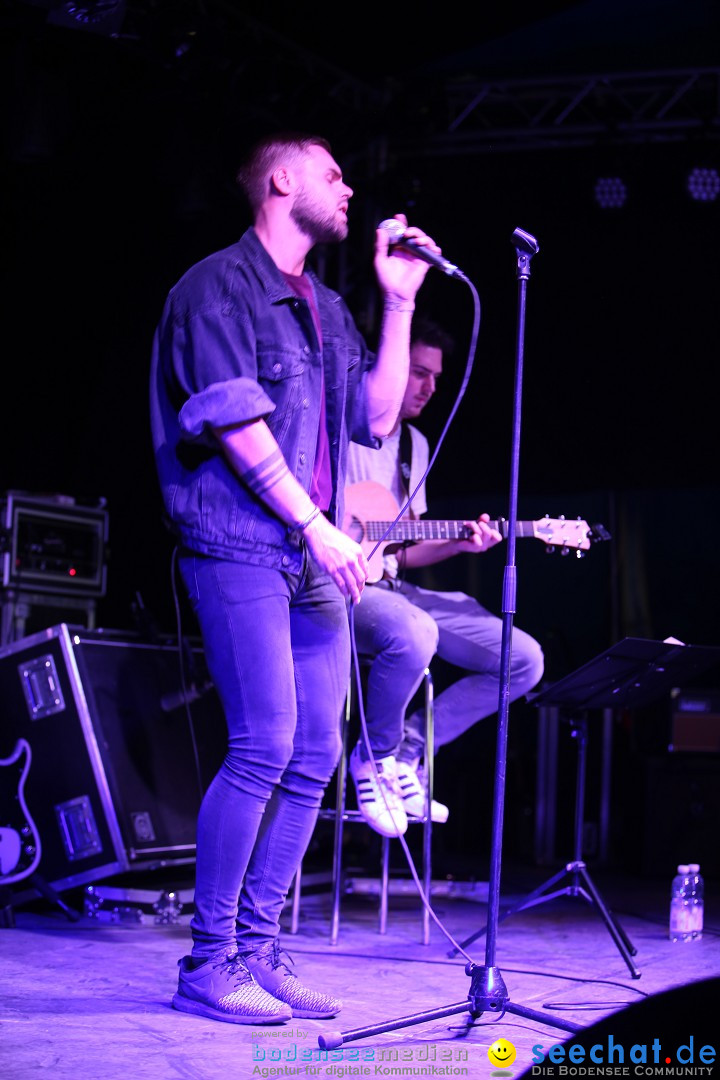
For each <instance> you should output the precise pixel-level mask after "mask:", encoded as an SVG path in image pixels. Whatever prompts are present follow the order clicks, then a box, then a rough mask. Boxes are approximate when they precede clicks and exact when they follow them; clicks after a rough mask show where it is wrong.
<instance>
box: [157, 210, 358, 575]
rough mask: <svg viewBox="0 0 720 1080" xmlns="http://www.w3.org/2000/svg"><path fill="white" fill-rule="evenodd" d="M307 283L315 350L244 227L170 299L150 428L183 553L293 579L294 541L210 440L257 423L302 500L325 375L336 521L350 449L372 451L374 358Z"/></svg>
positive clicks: (302, 311)
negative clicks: (315, 315) (222, 430)
mask: <svg viewBox="0 0 720 1080" xmlns="http://www.w3.org/2000/svg"><path fill="white" fill-rule="evenodd" d="M307 273H308V275H309V276H310V277H311V278H312V281H313V284H314V287H315V296H316V301H317V307H318V311H319V315H320V324H321V328H322V348H321V347H320V345H319V342H318V338H317V334H316V332H315V328H314V325H313V320H312V314H311V311H310V308H309V306H308V304H307V302H306V301H305V300H302V299H300V298H299V297H297V296H296V295H295V293H294V292H293V291H292V290H291V289H290V288H289V287H288V285H287V283H286V281H285V279H284V278H283V276H282V274H281V273H280V271H279V270H278V269H277V267H276V266H275V263H274V262H273V261H272V259H271V258H270V256H269V255H268V253H267V252H266V250H265V248H264V247H263V245H262V244H261V243H260V240H259V239H258V237H257V235H256V233H255V230H254V229H252V228H251V229H248V231H247V232H246V233H245V234H244V236H242V238H241V239H240V240H239V241H238V243H236V244H233V245H232V246H231V247H229V248H226V249H224V250H223V251H218V252H216V253H215V254H213V255H210V256H209V257H208V258H206V259H204V260H202V261H201V262H199V263H197V264H196V265H195V266H193V267H191V268H190V270H188V271H187V273H186V274H185V275H184V276H183V277H182V278H181V279H180V281H179V282H178V283H177V284H176V285H175V286H174V287H173V289H171V291H170V293H169V295H168V298H167V301H166V303H165V307H164V310H163V314H162V318H161V320H160V323H159V325H158V328H157V330H156V333H155V338H154V343H153V356H152V367H151V383H150V416H151V426H152V436H153V446H154V450H155V460H156V465H157V471H158V477H159V481H160V487H161V489H162V495H163V500H164V503H165V509H166V511H167V514H168V515H169V518H170V522H171V525H172V527H173V529H174V531H175V533H176V535H177V538H178V541H179V543H180V544H181V546H182V547H184V548H188V549H190V550H192V551H196V552H199V553H200V554H204V555H212V556H216V557H218V558H225V559H232V560H235V561H241V562H251V563H255V564H258V565H263V566H271V567H275V568H278V569H285V570H287V571H289V572H292V573H298V572H299V571H300V569H301V567H302V557H303V552H302V548H301V545H300V543H299V541H298V539H297V537H296V536H295V535H294V534H293V533H292V531H291V530H290V529H289V528H288V526H287V525H285V524H284V522H282V521H281V520H280V519H279V518H278V517H277V516H276V515H275V514H273V513H272V512H271V511H270V510H268V509H267V507H266V506H265V505H264V503H263V502H262V501H261V500H260V499H258V498H257V497H256V496H255V495H253V493H252V492H251V491H250V490H249V489H248V488H247V487H246V486H245V485H244V484H243V483H242V481H241V480H240V479H239V478H238V476H237V475H236V473H235V472H234V471H233V470H232V468H231V467H230V466H229V465H228V463H227V461H226V459H225V456H224V454H223V453H222V451H221V448H220V444H219V442H218V440H217V438H216V437H215V436H214V435H213V433H212V428H215V427H222V426H224V425H226V424H238V423H242V422H243V421H247V420H253V419H257V418H259V417H262V418H263V419H264V420H265V421H266V423H267V424H268V427H269V428H270V430H271V432H272V433H273V435H274V436H275V439H276V440H277V442H278V444H279V446H280V449H281V451H282V452H283V454H284V456H285V459H286V461H287V464H288V466H289V468H290V471H291V472H292V473H293V474H294V475H295V477H296V478H297V480H298V481H299V483H300V484H301V485H302V486H303V487H304V488H305V490H306V491H308V490H309V488H310V482H311V479H312V471H313V463H314V458H315V448H316V443H317V435H318V425H319V419H320V394H321V382H322V379H321V373H322V372H323V371H324V384H325V393H326V415H327V429H328V439H329V442H330V454H331V459H332V479H333V499H332V504H331V506H330V511H329V513H330V517H331V519H332V520H333V521H335V522H336V523H337V522H339V521H342V510H343V508H342V495H343V489H344V484H345V465H346V459H347V445H348V441H349V440H350V439H354V440H356V441H358V442H360V443H363V444H365V445H367V446H375V445H378V443H377V440H375V439H374V438H373V437H372V435H371V434H370V430H369V426H368V419H367V410H366V391H365V380H366V376H367V372H368V370H369V369H370V368H371V367H372V364H373V363H374V356H373V355H372V354H371V353H370V352H369V351H368V349H367V347H366V345H365V342H364V341H363V339H362V337H361V335H360V333H359V332H358V330H357V328H356V326H355V324H354V322H353V320H352V316H351V315H350V312H349V311H348V309H347V307H346V305H345V303H344V302H343V300H342V299H341V298H340V297H339V296H338V295H337V293H334V292H332V291H331V290H330V289H328V288H326V287H325V286H324V285H323V284H322V283H321V282H320V281H319V280H318V279H317V277H316V276H315V275H314V274H313V273H312V271H310V270H308V271H307Z"/></svg>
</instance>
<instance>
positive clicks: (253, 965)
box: [243, 938, 342, 1020]
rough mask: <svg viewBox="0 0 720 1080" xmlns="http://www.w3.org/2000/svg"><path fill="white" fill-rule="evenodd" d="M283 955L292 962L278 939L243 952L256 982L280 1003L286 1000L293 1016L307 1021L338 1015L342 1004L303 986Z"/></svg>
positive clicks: (335, 999)
mask: <svg viewBox="0 0 720 1080" xmlns="http://www.w3.org/2000/svg"><path fill="white" fill-rule="evenodd" d="M281 952H283V953H284V954H285V956H286V957H287V958H288V960H289V961H290V962H291V963H293V960H292V957H291V956H290V954H289V953H287V952H285V950H284V949H282V950H281V949H280V942H279V941H278V939H277V938H274V939H273V940H272V941H268V942H267V944H265V945H261V946H260V947H259V948H257V949H253V950H251V951H249V952H246V953H243V956H244V959H245V962H246V964H247V966H248V969H249V970H250V971H251V972H252V975H253V978H254V979H255V980H256V982H258V983H259V984H260V986H262V987H263V989H264V990H267V992H268V994H272V995H273V997H274V998H277V1000H278V1002H281V1001H284V1002H285V1003H286V1005H289V1006H290V1008H291V1009H292V1014H293V1016H300V1017H304V1018H305V1019H308V1020H329V1019H330V1017H331V1016H336V1015H337V1014H338V1013H339V1012H340V1010H341V1009H342V1001H338V999H337V998H334V997H330V995H329V994H323V993H322V992H321V991H320V990H311V989H310V987H308V986H304V985H303V984H302V983H301V982H300V980H299V979H298V977H297V975H295V973H294V972H293V970H292V969H291V968H290V967H289V966H288V964H287V963H285V961H284V960H281V959H280V953H281Z"/></svg>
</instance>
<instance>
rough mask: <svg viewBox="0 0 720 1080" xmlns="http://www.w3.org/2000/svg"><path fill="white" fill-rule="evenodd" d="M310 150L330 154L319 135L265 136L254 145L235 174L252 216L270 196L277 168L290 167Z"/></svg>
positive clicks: (289, 133) (298, 133)
mask: <svg viewBox="0 0 720 1080" xmlns="http://www.w3.org/2000/svg"><path fill="white" fill-rule="evenodd" d="M311 146H321V147H322V148H323V150H327V151H328V153H332V151H331V149H330V144H329V143H328V141H327V139H324V138H323V137H322V136H321V135H306V134H303V133H302V132H296V131H286V132H280V133H278V134H275V135H267V136H266V137H265V138H264V139H261V140H260V141H259V142H257V143H256V144H255V145H254V146H253V148H252V149H251V150H250V153H249V154H248V155H247V157H246V159H245V161H244V162H243V164H242V165H241V166H240V168H239V169H238V172H237V177H236V179H237V182H238V184H239V185H240V187H241V188H242V189H243V191H244V192H245V195H246V196H247V200H248V202H249V203H250V209H251V210H252V212H253V215H254V216H257V213H258V211H259V209H260V207H261V206H262V204H263V203H264V202H265V200H266V199H267V197H268V195H269V193H270V177H271V176H272V174H273V173H274V172H275V169H276V168H277V167H278V165H280V164H282V163H283V162H287V163H288V164H290V163H293V162H294V161H296V160H297V159H298V158H300V157H302V156H303V155H305V154H306V153H307V151H308V150H309V149H310V147H311Z"/></svg>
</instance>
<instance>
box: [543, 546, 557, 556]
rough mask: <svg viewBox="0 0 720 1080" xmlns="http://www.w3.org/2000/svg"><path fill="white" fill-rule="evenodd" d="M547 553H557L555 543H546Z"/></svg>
mask: <svg viewBox="0 0 720 1080" xmlns="http://www.w3.org/2000/svg"><path fill="white" fill-rule="evenodd" d="M545 554H546V555H554V554H555V545H554V544H546V545H545Z"/></svg>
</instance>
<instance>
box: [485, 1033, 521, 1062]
mask: <svg viewBox="0 0 720 1080" xmlns="http://www.w3.org/2000/svg"><path fill="white" fill-rule="evenodd" d="M487 1054H488V1058H489V1059H490V1064H491V1065H495V1067H496V1068H498V1069H506V1068H507V1067H508V1066H509V1065H512V1063H513V1061H514V1060H515V1056H516V1054H517V1051H516V1050H515V1047H514V1046H513V1044H512V1043H511V1042H508V1040H507V1039H496V1040H495V1042H494V1043H493V1044H492V1046H489V1047H488V1052H487Z"/></svg>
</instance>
